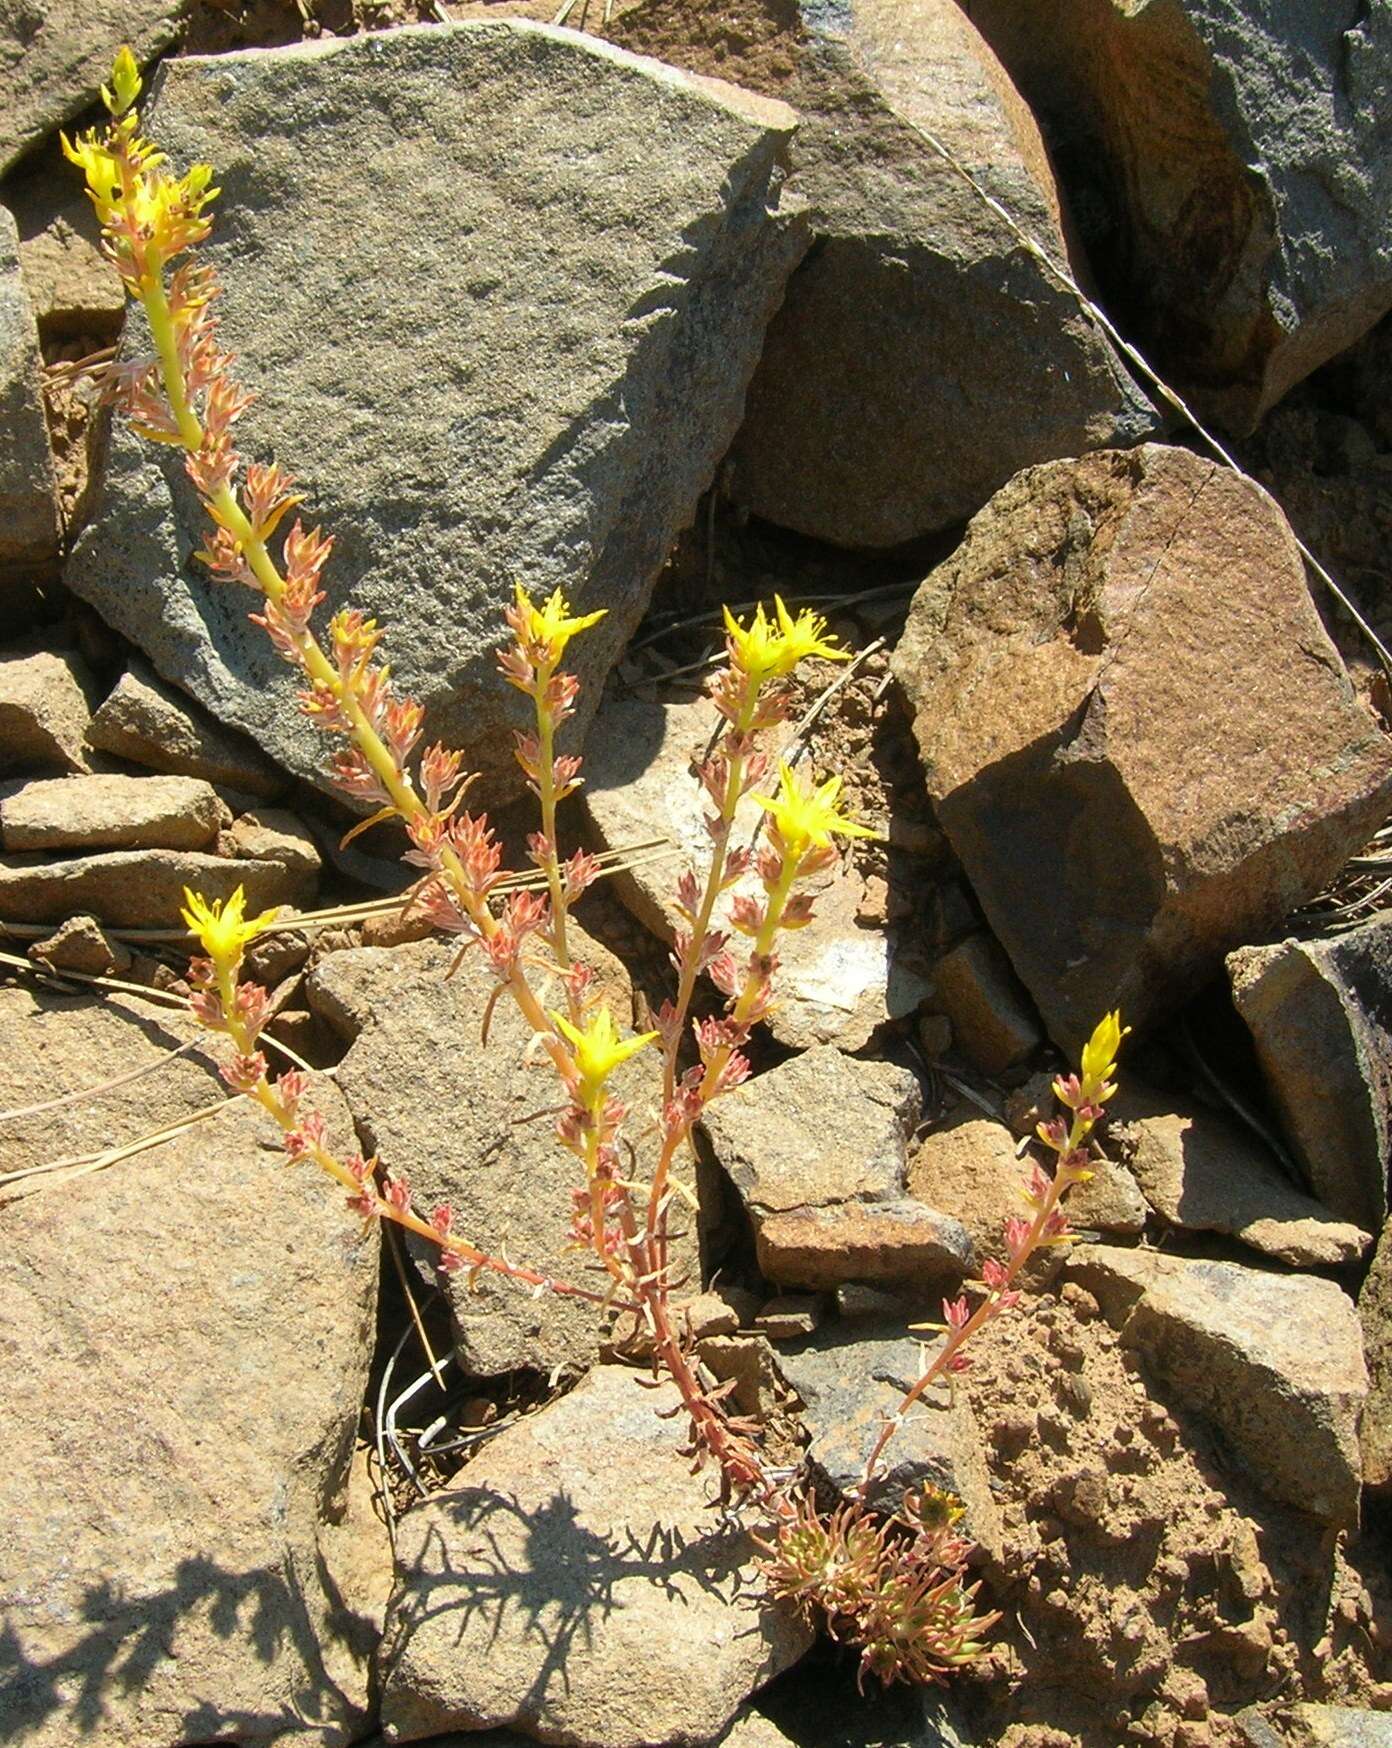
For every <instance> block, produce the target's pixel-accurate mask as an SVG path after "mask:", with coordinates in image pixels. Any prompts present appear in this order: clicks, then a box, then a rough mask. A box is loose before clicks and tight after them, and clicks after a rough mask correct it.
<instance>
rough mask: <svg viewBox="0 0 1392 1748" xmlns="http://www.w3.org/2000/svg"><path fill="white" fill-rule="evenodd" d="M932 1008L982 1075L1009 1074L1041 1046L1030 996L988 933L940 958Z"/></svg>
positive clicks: (969, 936)
mask: <svg viewBox="0 0 1392 1748" xmlns="http://www.w3.org/2000/svg"><path fill="white" fill-rule="evenodd" d="M933 1005H934V1006H935V1007H936V1008H938V1009H940V1010H941V1012H942V1013H943V1014H945V1015H946V1017H947V1019H948V1020H949V1021H950V1022H951V1025H952V1036H953V1041H954V1042H955V1043H956V1044H957V1045H958V1046H959V1048H960V1049H962V1050H964V1051H965V1052H966V1054H967V1055H968V1056H969V1057H970V1058H971V1060H972V1061H973V1062H974V1063H975V1064H976V1066H977V1067H978V1068H979V1069H980V1070H981V1071H982V1073H983V1074H990V1075H1000V1074H1008V1073H1009V1072H1010V1070H1011V1069H1012V1068H1017V1067H1018V1066H1019V1065H1020V1063H1022V1062H1024V1061H1025V1060H1026V1058H1027V1057H1029V1056H1031V1055H1032V1054H1033V1053H1034V1051H1035V1049H1036V1048H1037V1046H1038V1045H1039V1044H1040V1043H1042V1042H1043V1039H1042V1037H1041V1035H1040V1031H1039V1022H1038V1020H1037V1019H1036V1017H1035V1015H1034V1012H1033V1010H1032V1008H1031V1006H1030V1001H1029V997H1028V996H1027V995H1026V994H1025V992H1024V990H1023V989H1022V988H1021V987H1020V981H1019V979H1018V978H1017V977H1016V975H1015V973H1014V972H1013V971H1012V970H1011V968H1010V961H1009V960H1008V959H1007V958H1006V956H1005V954H1004V953H1002V952H1001V950H1000V947H999V946H998V945H997V943H996V942H995V941H994V940H993V939H992V938H991V936H990V935H986V934H981V933H977V934H974V935H968V936H967V938H966V940H964V941H961V942H959V943H958V944H957V946H955V947H953V948H952V949H951V951H950V952H947V953H944V954H943V956H942V958H941V959H939V960H938V962H937V964H936V965H935V966H934V967H933Z"/></svg>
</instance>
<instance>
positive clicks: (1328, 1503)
mask: <svg viewBox="0 0 1392 1748" xmlns="http://www.w3.org/2000/svg"><path fill="white" fill-rule="evenodd" d="M1068 1272H1069V1277H1070V1279H1072V1280H1075V1281H1077V1282H1079V1283H1080V1284H1081V1285H1082V1286H1084V1287H1086V1288H1087V1289H1088V1290H1089V1291H1090V1292H1092V1293H1093V1294H1095V1295H1096V1297H1097V1299H1098V1301H1099V1302H1100V1304H1101V1305H1102V1308H1103V1310H1104V1311H1105V1312H1106V1314H1107V1317H1108V1320H1109V1321H1110V1322H1111V1323H1112V1324H1114V1325H1115V1326H1116V1327H1117V1328H1118V1329H1120V1330H1121V1331H1122V1335H1123V1338H1124V1340H1126V1341H1127V1342H1128V1343H1129V1344H1130V1345H1132V1346H1135V1347H1136V1348H1138V1349H1140V1351H1141V1352H1142V1353H1144V1355H1145V1358H1146V1362H1147V1364H1149V1365H1153V1366H1154V1367H1155V1369H1156V1370H1157V1371H1158V1372H1159V1373H1160V1375H1161V1376H1162V1377H1163V1378H1164V1379H1165V1381H1166V1383H1167V1384H1168V1385H1169V1386H1170V1388H1171V1390H1173V1391H1174V1392H1175V1394H1176V1396H1177V1397H1178V1399H1179V1400H1181V1401H1183V1402H1184V1403H1185V1405H1186V1406H1188V1407H1191V1408H1195V1409H1198V1410H1199V1411H1200V1412H1202V1413H1204V1414H1206V1415H1208V1416H1209V1417H1210V1418H1211V1419H1212V1420H1213V1422H1214V1423H1215V1425H1217V1426H1218V1427H1219V1428H1220V1430H1221V1431H1222V1433H1223V1435H1224V1437H1225V1438H1226V1439H1227V1440H1228V1442H1229V1443H1230V1444H1231V1445H1232V1447H1233V1449H1234V1450H1235V1451H1237V1453H1238V1454H1239V1455H1240V1456H1241V1457H1242V1459H1243V1461H1244V1462H1245V1463H1246V1464H1247V1466H1248V1467H1249V1468H1250V1469H1251V1470H1252V1472H1253V1473H1254V1475H1256V1477H1257V1478H1258V1479H1259V1481H1260V1482H1261V1484H1262V1485H1263V1486H1264V1487H1265V1488H1266V1489H1267V1491H1268V1492H1270V1493H1271V1494H1272V1495H1273V1497H1275V1498H1277V1499H1281V1500H1284V1501H1285V1502H1286V1503H1287V1504H1289V1505H1294V1506H1297V1507H1298V1508H1299V1509H1300V1510H1302V1511H1308V1512H1310V1513H1311V1514H1312V1515H1313V1516H1316V1517H1323V1518H1327V1519H1330V1520H1331V1521H1333V1522H1337V1523H1344V1524H1351V1523H1353V1522H1356V1520H1357V1516H1358V1500H1359V1492H1360V1488H1361V1485H1362V1462H1361V1459H1360V1456H1359V1450H1358V1419H1359V1415H1360V1413H1361V1412H1362V1409H1363V1403H1364V1399H1365V1398H1366V1396H1367V1393H1368V1371H1367V1367H1366V1365H1365V1364H1364V1360H1363V1348H1362V1343H1361V1340H1360V1336H1359V1329H1358V1318H1357V1315H1356V1314H1355V1312H1354V1308H1353V1301H1352V1300H1351V1299H1350V1298H1349V1297H1348V1295H1347V1294H1346V1293H1345V1292H1344V1291H1343V1289H1342V1288H1341V1287H1337V1286H1335V1284H1334V1283H1333V1282H1332V1281H1325V1280H1319V1279H1317V1278H1315V1277H1313V1276H1310V1275H1291V1274H1268V1273H1265V1272H1263V1271H1261V1270H1258V1269H1250V1268H1243V1267H1241V1266H1240V1265H1238V1264H1237V1263H1230V1262H1199V1261H1191V1260H1188V1259H1184V1258H1179V1257H1167V1256H1162V1255H1160V1254H1159V1253H1158V1252H1155V1251H1144V1250H1118V1249H1114V1248H1112V1247H1110V1246H1107V1245H1094V1244H1082V1245H1078V1246H1077V1247H1076V1248H1075V1249H1074V1251H1073V1253H1072V1256H1071V1258H1070V1261H1069V1270H1068Z"/></svg>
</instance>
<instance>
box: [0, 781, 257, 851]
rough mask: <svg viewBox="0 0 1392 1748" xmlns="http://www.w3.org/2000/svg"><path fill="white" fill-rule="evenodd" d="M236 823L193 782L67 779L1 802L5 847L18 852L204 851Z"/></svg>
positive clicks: (0, 837)
mask: <svg viewBox="0 0 1392 1748" xmlns="http://www.w3.org/2000/svg"><path fill="white" fill-rule="evenodd" d="M229 819H230V815H229V814H228V811H227V809H226V808H225V807H224V806H223V804H222V802H220V801H219V800H218V798H217V796H216V795H215V794H214V792H213V790H212V787H211V786H210V785H209V784H207V783H203V782H200V781H199V780H198V779H197V778H194V777H117V776H95V777H63V778H53V779H50V780H48V781H46V782H42V781H41V782H37V783H26V784H25V785H24V787H23V788H22V789H19V790H17V791H16V792H15V793H14V794H13V795H10V796H8V797H7V798H6V799H5V801H3V802H0V842H3V844H4V847H5V849H6V850H8V851H16V850H88V849H121V850H147V849H159V850H201V849H204V848H206V847H207V845H209V844H210V843H211V842H212V841H213V839H214V838H215V837H216V836H217V834H218V830H219V828H220V827H221V826H222V825H224V824H225V823H226V822H227V821H228V820H229Z"/></svg>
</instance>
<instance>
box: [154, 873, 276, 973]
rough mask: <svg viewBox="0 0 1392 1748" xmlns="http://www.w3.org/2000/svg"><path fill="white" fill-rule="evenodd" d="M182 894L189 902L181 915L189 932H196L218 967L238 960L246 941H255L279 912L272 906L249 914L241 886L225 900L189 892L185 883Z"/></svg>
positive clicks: (236, 962) (206, 951)
mask: <svg viewBox="0 0 1392 1748" xmlns="http://www.w3.org/2000/svg"><path fill="white" fill-rule="evenodd" d="M184 897H185V898H186V899H187V900H188V903H187V905H186V906H185V908H184V909H183V910H181V911H180V913H179V914H180V916H182V917H183V919H184V921H185V922H186V923H187V924H188V926H189V933H190V934H193V935H197V937H198V939H199V941H200V942H201V943H202V947H203V951H204V952H205V953H206V954H207V955H208V957H209V958H210V959H211V960H212V962H213V963H214V965H217V966H220V967H221V966H226V965H237V964H239V963H240V961H241V957H242V954H243V953H245V951H246V949H247V943H248V942H249V941H254V940H255V939H256V937H257V935H259V934H260V933H261V932H262V931H263V930H264V929H265V928H266V926H267V925H268V924H269V923H273V922H274V921H275V919H276V917H277V916H278V915H279V914H280V912H279V909H278V908H272V909H271V910H263V911H262V912H261V914H260V916H256V917H249V916H248V915H247V914H246V891H245V889H244V888H243V887H241V886H239V887H238V888H237V890H236V891H235V892H234V893H233V894H232V896H231V898H229V899H228V900H227V902H226V903H225V904H224V903H223V902H222V901H221V900H220V899H216V898H215V899H213V900H212V901H211V903H210V902H209V901H208V900H207V899H206V898H204V897H203V895H202V893H200V892H192V891H190V890H189V888H188V887H187V886H186V887H185V888H184Z"/></svg>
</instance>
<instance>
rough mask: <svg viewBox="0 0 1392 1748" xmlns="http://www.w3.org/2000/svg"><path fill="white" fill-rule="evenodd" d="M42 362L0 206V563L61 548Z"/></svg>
mask: <svg viewBox="0 0 1392 1748" xmlns="http://www.w3.org/2000/svg"><path fill="white" fill-rule="evenodd" d="M0 28H3V27H2V26H0ZM39 369H40V358H39V330H38V327H37V324H36V323H35V321H34V312H33V309H32V308H31V307H30V304H29V298H28V294H27V292H26V291H25V289H24V282H23V280H22V278H21V276H20V270H19V232H18V231H17V229H16V228H15V222H14V219H13V217H12V216H11V214H10V212H9V211H8V209H7V208H5V207H3V206H0V566H6V567H15V566H19V565H26V566H34V567H41V566H44V565H47V564H51V563H52V561H53V560H54V559H56V557H57V556H58V499H57V496H56V494H55V488H54V483H53V456H52V453H51V451H50V449H49V445H48V425H47V423H46V422H45V420H44V405H43V387H42V382H41V379H40V376H39Z"/></svg>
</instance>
